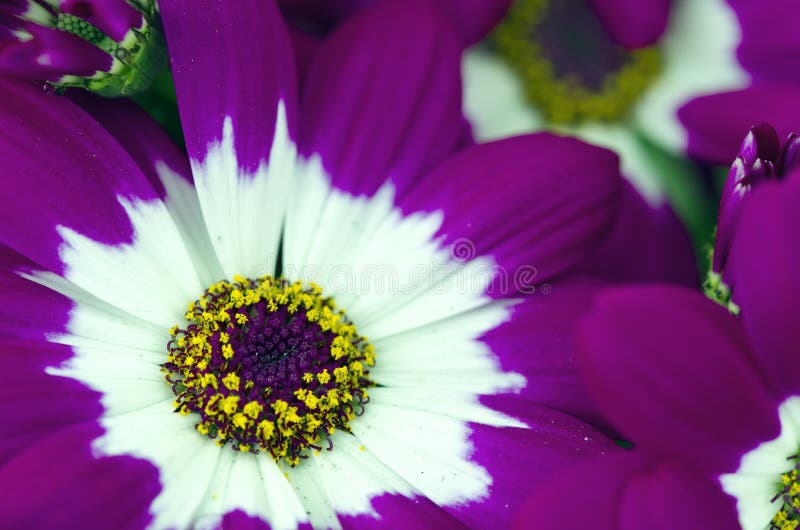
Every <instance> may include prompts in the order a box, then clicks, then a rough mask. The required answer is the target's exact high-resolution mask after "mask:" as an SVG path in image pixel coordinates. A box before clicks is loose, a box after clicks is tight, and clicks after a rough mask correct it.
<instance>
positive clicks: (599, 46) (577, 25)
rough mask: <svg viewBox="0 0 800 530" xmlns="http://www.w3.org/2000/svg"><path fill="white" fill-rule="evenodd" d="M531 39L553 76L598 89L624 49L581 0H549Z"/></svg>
mask: <svg viewBox="0 0 800 530" xmlns="http://www.w3.org/2000/svg"><path fill="white" fill-rule="evenodd" d="M546 3H547V7H546V8H545V13H544V15H543V17H542V20H541V22H540V23H539V24H538V25H537V26H536V27H535V28H533V30H532V31H531V39H533V40H534V41H535V42H537V43H538V44H539V46H540V47H541V53H542V56H544V57H545V58H547V59H548V60H549V61H550V63H551V64H552V67H553V69H554V71H555V74H556V77H559V78H566V77H577V78H578V79H579V80H580V82H581V84H582V85H583V86H585V87H587V88H590V89H594V90H599V89H601V88H602V87H603V83H604V81H605V79H606V77H607V76H608V74H609V73H613V72H616V71H618V70H621V69H622V68H623V67H624V66H625V65H626V63H627V62H628V59H629V54H628V52H627V50H625V49H624V48H622V47H620V46H619V45H617V44H616V43H615V42H614V41H613V40H611V37H610V36H609V35H608V32H606V30H605V28H604V27H603V25H602V23H601V22H600V20H599V19H598V18H597V15H595V13H594V12H593V11H592V10H591V8H590V7H589V5H588V3H587V2H586V1H585V0H549V1H548V2H546Z"/></svg>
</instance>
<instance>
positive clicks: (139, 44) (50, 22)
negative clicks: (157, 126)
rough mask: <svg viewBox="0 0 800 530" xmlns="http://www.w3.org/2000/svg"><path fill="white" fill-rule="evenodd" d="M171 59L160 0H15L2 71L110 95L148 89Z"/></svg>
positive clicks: (3, 35) (2, 39)
mask: <svg viewBox="0 0 800 530" xmlns="http://www.w3.org/2000/svg"><path fill="white" fill-rule="evenodd" d="M165 65H166V53H165V49H164V37H163V34H162V31H161V28H160V23H159V22H158V15H157V7H156V4H155V1H154V0H136V1H131V2H128V1H126V0H60V1H44V0H9V1H6V2H4V3H3V5H0V73H2V74H3V75H6V76H12V77H19V78H22V79H29V80H36V81H48V82H50V83H51V84H52V85H54V86H55V87H58V88H65V87H73V86H77V87H82V88H86V89H88V90H91V91H93V92H97V93H98V94H102V95H105V96H119V95H130V94H134V93H136V92H138V91H140V90H143V89H145V88H147V87H148V86H149V84H150V82H151V81H152V79H153V77H154V76H155V75H156V74H157V73H158V72H159V71H160V70H161V69H162V68H163V67H164V66H165Z"/></svg>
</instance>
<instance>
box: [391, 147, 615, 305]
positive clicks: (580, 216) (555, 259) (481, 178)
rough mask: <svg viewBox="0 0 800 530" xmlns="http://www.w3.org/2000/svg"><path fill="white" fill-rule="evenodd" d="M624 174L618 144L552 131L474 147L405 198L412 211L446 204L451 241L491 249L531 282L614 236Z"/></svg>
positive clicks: (511, 279)
mask: <svg viewBox="0 0 800 530" xmlns="http://www.w3.org/2000/svg"><path fill="white" fill-rule="evenodd" d="M621 183H622V178H621V177H620V173H619V160H618V158H617V156H616V155H615V154H614V153H612V152H611V151H607V150H605V149H601V148H598V147H594V146H591V145H589V144H586V143H583V142H581V141H579V140H575V139H572V138H566V137H561V136H555V135H550V134H536V135H525V136H519V137H516V138H508V139H505V140H500V141H497V142H492V143H487V144H482V145H478V146H474V147H470V148H467V149H465V150H463V151H461V152H460V153H459V154H457V155H456V156H454V157H452V158H451V159H450V160H448V161H447V162H445V163H444V164H442V165H441V166H439V167H438V168H437V169H436V170H435V171H434V172H433V173H431V174H430V175H429V176H428V177H426V178H425V179H423V180H422V181H421V182H420V183H419V185H417V186H414V187H413V188H412V189H410V190H409V193H408V194H406V195H404V196H402V195H401V197H400V200H399V204H400V206H401V208H403V209H404V210H405V211H409V212H413V211H419V210H422V211H442V212H443V213H444V223H443V225H442V228H441V230H440V234H441V235H443V236H445V239H446V243H448V244H450V243H454V242H458V243H468V244H469V247H470V248H471V249H472V250H473V251H474V253H475V254H476V255H479V256H480V255H489V256H492V257H493V258H494V259H495V261H496V263H497V265H499V266H500V267H501V268H502V271H503V274H502V276H503V277H505V278H506V279H507V280H508V281H507V285H506V286H504V285H496V286H495V287H496V289H495V291H494V292H496V293H498V294H508V293H509V292H518V291H522V292H530V287H533V286H535V285H538V284H540V283H541V282H545V281H547V280H548V279H549V278H551V277H553V276H554V275H556V274H558V273H560V272H563V271H564V270H566V269H568V268H570V267H572V266H574V265H575V264H576V263H578V262H580V261H582V260H583V259H586V257H587V256H588V255H590V254H591V253H592V252H593V251H594V250H596V249H597V248H598V247H599V246H600V244H601V243H602V242H603V241H604V238H605V237H606V236H607V235H608V233H609V231H610V229H611V226H612V223H613V220H614V218H615V217H616V215H617V212H618V208H619V200H620V192H621Z"/></svg>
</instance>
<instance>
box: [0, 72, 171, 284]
mask: <svg viewBox="0 0 800 530" xmlns="http://www.w3.org/2000/svg"><path fill="white" fill-rule="evenodd" d="M0 100H1V101H2V102H3V103H2V105H0V124H1V125H2V130H4V131H6V133H5V134H3V135H0V158H1V159H2V160H3V162H4V165H5V170H6V172H7V174H8V175H14V176H15V178H7V179H5V182H4V185H3V186H2V187H0V203H2V204H3V208H2V209H1V210H0V242H3V243H5V244H6V245H8V246H9V247H11V248H13V249H14V250H16V251H17V252H19V253H20V254H22V255H25V256H27V257H28V258H30V259H32V260H33V261H35V262H37V263H38V264H39V265H41V266H43V267H45V268H48V269H50V270H54V271H60V270H61V269H62V267H63V266H62V263H61V260H60V259H59V255H58V247H59V245H60V244H61V241H62V239H61V236H59V234H58V233H57V232H56V228H57V227H58V226H64V227H68V228H71V229H73V230H75V231H77V232H78V233H81V234H83V235H85V236H87V237H90V238H92V239H94V240H95V241H100V242H105V243H110V244H118V243H123V242H129V241H130V238H131V237H132V234H131V225H130V220H129V219H128V216H127V214H126V213H125V211H124V209H123V208H122V205H121V204H120V202H119V201H118V197H124V198H127V199H141V200H149V199H155V198H157V194H156V192H155V191H154V190H153V187H152V186H151V185H150V183H149V182H148V181H147V179H146V178H145V176H144V175H143V174H142V172H141V171H140V169H139V167H138V166H137V165H136V164H135V163H134V162H133V160H131V158H130V156H129V155H128V153H126V152H125V151H124V150H123V149H122V147H121V146H120V145H119V144H118V143H117V142H116V141H115V140H114V138H113V137H112V136H111V135H110V134H108V132H106V131H105V130H104V129H103V128H102V127H100V126H99V125H98V124H97V122H96V121H95V120H94V119H92V118H91V117H90V116H89V115H87V114H86V113H84V112H83V111H82V110H81V109H79V108H78V107H77V106H76V105H74V104H73V103H72V102H70V101H69V100H68V99H66V98H63V97H55V96H47V95H45V94H42V93H41V92H39V91H37V90H36V89H35V88H34V87H30V86H27V85H21V84H16V83H12V82H7V81H6V82H2V83H0ZM23 177H24V178H23Z"/></svg>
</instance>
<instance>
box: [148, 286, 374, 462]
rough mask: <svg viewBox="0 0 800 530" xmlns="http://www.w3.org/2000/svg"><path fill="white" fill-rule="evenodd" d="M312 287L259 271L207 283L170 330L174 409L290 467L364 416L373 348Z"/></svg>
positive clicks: (168, 368)
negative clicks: (253, 276) (180, 322)
mask: <svg viewBox="0 0 800 530" xmlns="http://www.w3.org/2000/svg"><path fill="white" fill-rule="evenodd" d="M321 293H322V290H321V288H319V287H318V286H315V285H311V286H309V287H307V288H306V287H304V286H303V284H302V283H300V282H295V283H288V282H286V281H285V280H282V279H274V278H272V277H271V276H265V277H263V278H259V279H257V280H250V279H245V278H241V277H236V278H235V281H234V282H233V283H230V282H225V281H222V282H219V283H217V284H214V285H212V286H211V287H210V288H209V289H208V290H207V291H206V292H205V294H204V295H203V296H202V297H201V298H200V299H199V300H197V301H195V302H192V303H191V304H189V309H188V311H187V312H186V320H187V321H188V324H187V325H186V327H185V328H180V327H179V326H175V327H173V328H172V329H171V330H170V334H171V335H172V337H173V338H172V340H170V342H169V344H168V346H167V347H168V350H169V355H168V356H167V362H166V363H164V364H163V365H162V368H163V371H164V372H165V373H166V379H167V382H169V383H170V385H172V390H173V392H174V393H175V396H176V400H175V407H176V408H175V410H176V412H180V413H181V414H185V415H188V414H191V413H197V414H199V415H200V421H199V422H198V423H197V424H196V425H195V427H196V429H197V430H198V431H199V432H200V433H201V434H203V435H205V436H208V437H209V438H211V439H214V440H216V441H217V443H219V444H220V445H224V444H227V443H231V444H232V447H233V448H234V449H236V450H239V451H245V452H247V451H253V452H259V451H261V450H264V451H266V452H268V453H269V454H270V455H272V457H273V458H274V459H275V460H285V461H286V462H288V463H289V464H290V465H296V464H297V463H298V462H299V459H300V458H304V457H305V456H307V455H306V451H307V449H309V448H311V449H315V450H320V449H321V444H320V443H319V442H320V440H321V439H322V438H323V437H326V438H327V439H328V447H329V449H330V448H331V447H332V445H331V444H330V435H331V434H333V432H334V431H335V430H336V429H343V430H346V431H349V422H350V421H351V420H352V419H353V418H354V417H355V416H357V415H359V414H361V413H362V412H363V406H364V404H365V403H366V402H367V400H368V396H367V392H366V388H368V387H370V386H373V385H374V383H373V382H372V380H370V379H369V371H368V367H369V366H373V365H374V363H375V357H374V349H373V347H372V345H371V344H369V343H368V342H367V340H366V338H364V337H362V336H360V335H358V334H357V333H356V329H355V326H353V324H352V323H350V322H349V321H348V320H347V318H346V317H345V315H344V312H343V311H341V310H338V309H336V305H335V304H334V302H333V300H332V299H331V298H325V297H323V296H322V295H321Z"/></svg>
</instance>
